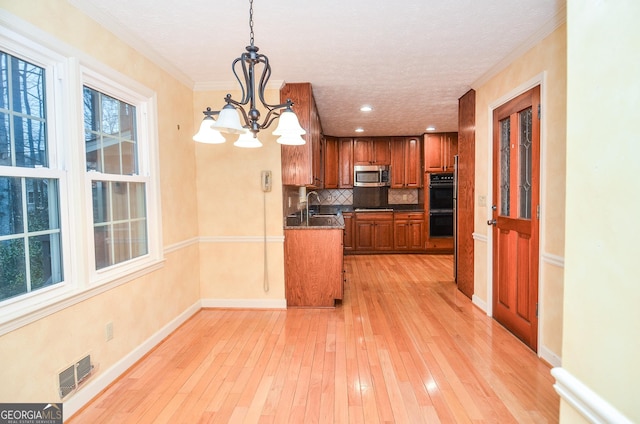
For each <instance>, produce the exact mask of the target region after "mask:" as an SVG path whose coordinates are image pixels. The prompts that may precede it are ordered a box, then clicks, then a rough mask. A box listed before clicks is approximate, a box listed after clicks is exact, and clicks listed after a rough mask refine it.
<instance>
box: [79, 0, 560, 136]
mask: <svg viewBox="0 0 640 424" xmlns="http://www.w3.org/2000/svg"><path fill="white" fill-rule="evenodd" d="M69 1H70V3H71V4H73V5H75V6H76V7H78V8H79V9H81V10H82V11H84V12H85V13H87V14H88V15H89V16H91V17H93V18H94V19H95V20H97V21H98V22H99V23H100V24H102V25H103V26H105V27H106V28H108V29H109V30H111V31H112V32H114V33H115V34H116V35H118V36H119V37H121V38H122V39H124V40H125V41H126V42H128V43H129V44H131V45H132V46H133V47H135V48H136V49H138V51H140V52H141V53H143V54H144V55H146V56H148V57H149V58H150V59H152V60H153V61H154V62H156V63H158V64H159V65H160V66H162V67H164V68H165V69H166V70H167V71H169V72H170V73H171V74H172V75H174V76H176V77H177V78H179V79H180V80H181V81H183V82H184V83H185V84H187V85H189V86H190V87H193V88H194V89H196V90H197V89H205V88H217V89H221V90H232V89H236V88H238V82H237V81H236V80H235V77H234V76H233V73H232V71H231V62H232V61H233V60H234V59H235V58H237V57H239V56H240V54H241V53H243V52H244V51H245V47H246V46H247V45H248V44H249V0H181V1H176V0H109V1H104V0H69ZM253 9H254V32H255V45H256V46H257V47H259V48H260V53H263V54H265V55H267V56H268V58H269V60H270V63H271V67H272V76H271V81H272V82H275V83H277V84H278V86H279V84H281V83H282V82H310V83H311V84H312V86H313V90H314V95H315V98H316V103H317V106H318V111H319V113H320V117H321V120H322V127H323V130H324V133H325V134H327V135H333V136H340V137H350V136H355V135H357V134H356V133H355V132H354V130H355V129H356V128H357V127H362V128H363V129H364V132H363V133H362V134H360V135H361V136H367V135H368V136H382V135H386V136H393V135H420V134H423V133H424V132H425V130H426V128H427V126H429V125H433V126H435V127H436V131H457V126H458V113H457V110H458V99H459V98H460V97H461V96H462V95H464V94H465V93H466V92H467V91H468V90H469V89H470V88H472V87H476V86H477V85H478V84H480V83H481V82H482V81H486V80H487V79H488V78H489V77H490V76H492V75H494V74H495V73H496V72H497V71H499V70H500V69H502V68H503V67H504V66H505V65H506V64H508V63H509V62H510V61H511V60H513V59H514V58H516V57H517V56H519V55H520V54H522V53H524V52H525V51H526V50H527V49H529V48H530V47H532V46H533V45H535V43H537V42H538V41H539V40H541V39H542V38H544V36H546V35H548V34H549V33H550V32H551V31H553V30H554V29H555V28H557V27H558V26H559V25H560V24H562V23H563V22H564V20H565V13H566V12H565V0H322V1H319V0H316V1H311V0H254V5H253ZM217 104H222V103H221V102H217ZM365 104H368V105H371V106H372V107H373V111H372V112H368V113H363V112H361V111H360V106H362V105H365Z"/></svg>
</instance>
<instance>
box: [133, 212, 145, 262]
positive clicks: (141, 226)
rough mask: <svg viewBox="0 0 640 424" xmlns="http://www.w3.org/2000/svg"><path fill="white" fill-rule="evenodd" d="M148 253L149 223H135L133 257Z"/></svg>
mask: <svg viewBox="0 0 640 424" xmlns="http://www.w3.org/2000/svg"><path fill="white" fill-rule="evenodd" d="M147 253H148V252H147V221H146V220H143V221H134V222H132V223H131V256H132V257H133V258H137V257H138V256H142V255H146V254H147Z"/></svg>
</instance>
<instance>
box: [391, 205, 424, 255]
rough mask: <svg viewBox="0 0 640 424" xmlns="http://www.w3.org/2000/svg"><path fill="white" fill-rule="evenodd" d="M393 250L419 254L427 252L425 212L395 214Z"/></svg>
mask: <svg viewBox="0 0 640 424" xmlns="http://www.w3.org/2000/svg"><path fill="white" fill-rule="evenodd" d="M393 222H394V231H393V240H394V244H393V249H394V250H396V251H407V252H419V251H424V250H425V237H424V212H395V214H394V221H393Z"/></svg>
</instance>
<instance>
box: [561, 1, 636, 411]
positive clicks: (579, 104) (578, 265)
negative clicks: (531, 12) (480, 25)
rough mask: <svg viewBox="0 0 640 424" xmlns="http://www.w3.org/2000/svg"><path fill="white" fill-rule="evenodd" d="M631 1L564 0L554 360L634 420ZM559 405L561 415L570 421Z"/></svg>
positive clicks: (633, 47) (633, 10)
mask: <svg viewBox="0 0 640 424" xmlns="http://www.w3.org/2000/svg"><path fill="white" fill-rule="evenodd" d="M638 16H640V2H637V1H635V0H620V1H609V2H607V1H599V2H594V1H590V0H569V1H568V18H567V25H568V28H569V31H568V81H569V84H568V104H567V111H568V113H567V201H566V204H567V207H566V211H567V226H566V248H565V252H566V253H565V256H566V270H565V298H564V334H565V336H564V340H563V364H562V365H563V368H565V370H566V371H568V372H569V373H570V374H572V375H573V376H574V377H576V378H578V379H579V380H580V381H581V382H583V383H584V384H586V385H587V386H588V387H589V388H590V389H591V390H593V391H594V392H596V394H598V395H599V396H601V397H602V398H604V399H605V400H606V401H608V402H609V403H611V404H612V405H613V406H614V407H615V408H617V409H618V410H619V411H620V412H622V413H623V414H625V415H626V416H627V417H628V418H629V419H630V420H631V421H632V422H640V406H639V404H638V393H640V362H639V361H638V358H640V338H639V337H638V335H640V307H639V306H638V305H640V285H639V284H638V281H639V277H638V276H639V275H640V260H639V258H638V239H639V237H640V220H639V219H638V210H640V184H639V183H638V169H639V167H638V158H639V157H640V140H639V137H638V122H639V121H640V120H639V112H638V110H639V108H640V78H639V77H638V76H639V75H640V60H639V59H638V57H639V56H638V53H639V50H638V46H640V27H639V26H638ZM575 415H576V414H575V411H574V410H573V409H572V408H571V406H569V404H568V403H563V404H562V406H561V421H562V422H567V423H572V422H580V421H578V420H577V419H575Z"/></svg>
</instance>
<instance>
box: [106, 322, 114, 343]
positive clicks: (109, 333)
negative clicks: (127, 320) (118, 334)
mask: <svg viewBox="0 0 640 424" xmlns="http://www.w3.org/2000/svg"><path fill="white" fill-rule="evenodd" d="M104 335H105V339H106V341H109V340H111V339H113V323H112V322H108V323H107V325H106V326H105V328H104Z"/></svg>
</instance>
